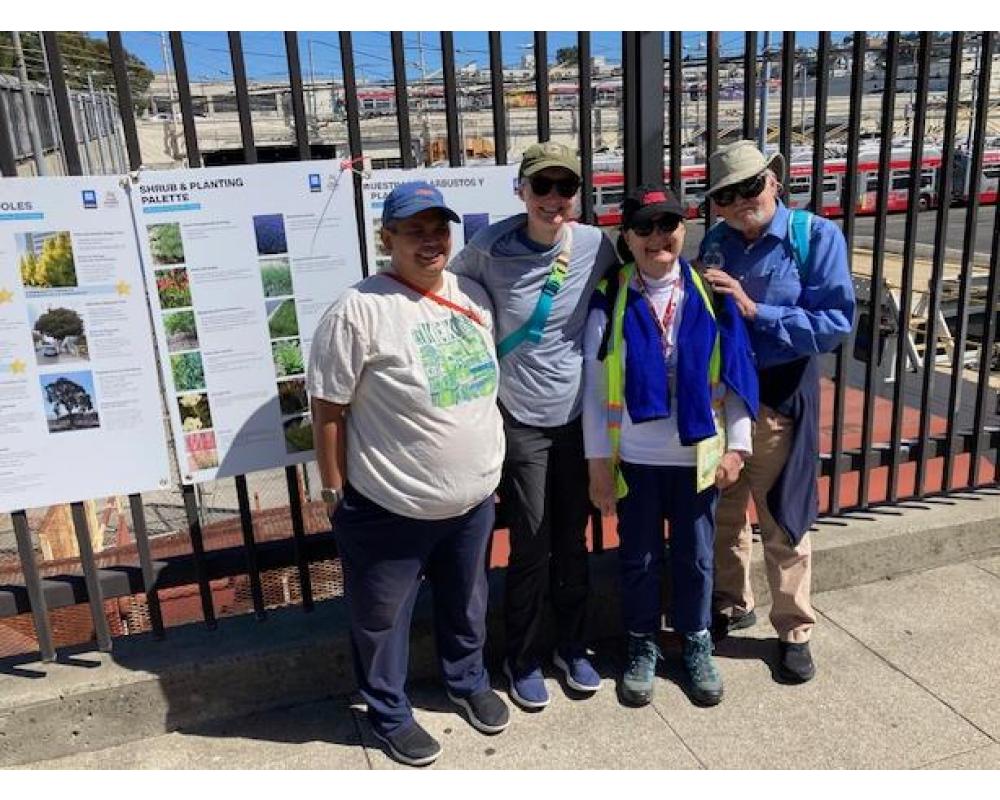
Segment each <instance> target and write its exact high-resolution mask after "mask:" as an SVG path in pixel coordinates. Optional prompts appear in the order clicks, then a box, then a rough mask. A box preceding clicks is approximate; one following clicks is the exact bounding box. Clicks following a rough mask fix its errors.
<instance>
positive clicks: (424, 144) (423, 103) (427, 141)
mask: <svg viewBox="0 0 1000 800" xmlns="http://www.w3.org/2000/svg"><path fill="white" fill-rule="evenodd" d="M417 52H418V53H419V54H420V117H421V121H420V139H421V142H420V145H421V149H422V150H423V151H424V166H425V167H429V166H430V165H431V126H430V120H429V119H428V118H427V65H426V63H425V62H424V34H423V32H422V31H417ZM508 130H509V128H508Z"/></svg>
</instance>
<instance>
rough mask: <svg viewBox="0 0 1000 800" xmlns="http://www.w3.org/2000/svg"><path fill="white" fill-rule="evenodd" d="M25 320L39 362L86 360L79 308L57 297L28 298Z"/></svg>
mask: <svg viewBox="0 0 1000 800" xmlns="http://www.w3.org/2000/svg"><path fill="white" fill-rule="evenodd" d="M28 321H29V323H30V324H31V339H32V342H33V343H34V345H35V359H36V361H37V362H38V364H39V366H49V365H52V364H72V363H74V362H81V361H89V360H90V348H89V346H88V344H87V330H86V324H85V322H84V317H83V311H82V310H81V309H76V308H70V307H69V306H68V304H67V303H66V302H65V301H64V300H62V299H61V298H60V302H59V303H58V304H56V303H52V302H46V303H31V302H29V303H28Z"/></svg>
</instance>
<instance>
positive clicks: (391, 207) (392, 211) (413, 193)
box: [382, 181, 462, 225]
mask: <svg viewBox="0 0 1000 800" xmlns="http://www.w3.org/2000/svg"><path fill="white" fill-rule="evenodd" d="M432 208H438V209H440V210H441V211H443V212H444V214H445V216H446V217H448V219H450V220H451V221H452V222H461V221H462V219H461V217H459V216H458V214H456V213H455V212H454V211H452V210H451V209H450V208H448V206H447V205H445V202H444V195H442V194H441V192H439V191H438V190H437V189H435V188H434V187H433V186H431V185H430V184H429V183H427V181H410V182H409V183H401V184H399V186H397V187H396V188H395V189H393V190H392V191H391V192H389V196H388V197H386V198H385V203H383V205H382V224H383V225H388V224H389V223H390V222H394V221H395V220H398V219H408V218H409V217H412V216H413V215H414V214H419V213H420V212H421V211H427V210H429V209H432Z"/></svg>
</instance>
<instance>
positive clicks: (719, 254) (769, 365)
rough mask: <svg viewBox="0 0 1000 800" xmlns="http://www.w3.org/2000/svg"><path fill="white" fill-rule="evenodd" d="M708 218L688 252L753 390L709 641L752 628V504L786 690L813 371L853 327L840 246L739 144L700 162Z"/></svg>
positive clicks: (809, 458)
mask: <svg viewBox="0 0 1000 800" xmlns="http://www.w3.org/2000/svg"><path fill="white" fill-rule="evenodd" d="M709 166H710V173H711V178H712V185H711V187H710V188H709V190H708V194H709V197H710V198H711V200H712V206H713V208H714V209H715V211H716V213H717V214H718V216H720V217H721V218H722V221H721V222H720V223H718V224H717V225H715V226H714V227H713V228H712V229H711V230H710V231H709V232H708V234H707V235H706V236H705V239H704V240H703V241H702V243H701V247H700V250H699V259H700V261H701V264H702V267H703V269H704V276H705V278H706V279H707V280H708V281H709V283H711V284H712V287H713V289H714V290H715V291H716V292H717V293H719V294H723V295H729V296H731V297H732V298H733V300H734V301H735V302H736V306H737V308H738V309H739V311H740V313H741V314H742V316H743V318H744V320H745V321H746V324H747V326H748V328H749V331H750V343H751V346H752V348H753V351H754V356H755V359H756V363H757V370H758V377H759V382H760V413H759V416H758V418H757V425H756V428H755V431H754V438H753V455H752V456H750V457H749V458H748V459H747V461H746V465H745V468H744V470H743V473H742V475H741V476H740V479H739V480H738V481H737V482H736V483H735V484H733V485H732V486H730V487H729V488H728V489H725V490H724V491H723V492H722V497H721V499H720V501H719V507H718V511H717V515H716V541H715V589H714V597H713V605H714V607H715V611H716V614H717V618H716V630H717V631H718V634H719V635H721V636H724V635H725V634H726V633H728V632H729V631H731V630H736V629H740V628H747V627H750V626H751V625H753V624H754V623H755V622H756V614H755V613H754V600H753V594H752V592H751V588H750V553H751V533H750V528H749V526H748V525H746V524H745V521H746V507H747V500H748V498H749V496H750V495H752V496H753V499H754V506H755V507H756V509H757V517H758V520H759V522H760V529H761V538H762V540H763V545H764V562H765V564H766V567H767V579H768V584H769V585H770V588H771V596H772V598H773V605H772V607H771V623H772V624H773V625H774V628H775V630H776V631H777V633H778V640H779V647H780V654H779V656H780V657H779V662H778V675H779V676H780V677H781V679H782V680H784V681H787V682H790V683H802V682H805V681H808V680H810V679H811V678H812V677H813V676H814V675H815V672H816V669H815V665H814V663H813V659H812V654H811V653H810V650H809V638H810V635H811V632H812V628H813V625H814V624H815V621H816V617H815V615H814V614H813V609H812V604H811V602H810V580H811V550H810V542H809V537H808V534H807V532H808V530H809V528H810V527H811V526H812V524H813V522H814V521H815V520H816V516H817V514H818V499H817V491H816V480H815V476H816V467H817V460H818V454H819V369H818V366H817V359H816V356H817V355H818V354H819V353H826V352H829V351H831V350H834V349H835V348H836V347H837V345H838V344H840V343H841V342H842V341H843V340H844V338H845V337H846V336H847V335H848V334H849V333H850V331H851V328H852V326H853V322H854V289H853V284H852V283H851V276H850V272H849V268H848V263H847V253H846V245H845V242H844V237H843V234H841V232H840V229H839V228H837V226H836V225H834V224H833V223H832V222H829V221H828V220H825V219H823V218H821V217H816V216H813V215H812V214H810V213H809V212H806V211H800V210H795V211H791V210H789V209H788V208H786V207H785V205H784V204H783V203H782V202H781V200H780V199H779V193H780V190H781V184H780V181H781V178H782V173H783V172H784V159H783V158H782V156H781V155H780V154H778V155H776V156H774V157H773V158H772V159H770V161H768V160H766V159H765V158H764V156H763V154H761V152H760V151H759V150H758V149H757V148H756V147H754V145H753V143H752V142H749V141H739V142H735V143H733V144H731V145H727V146H725V147H722V148H720V149H719V151H718V152H716V153H714V154H713V155H712V156H711V159H710V162H709Z"/></svg>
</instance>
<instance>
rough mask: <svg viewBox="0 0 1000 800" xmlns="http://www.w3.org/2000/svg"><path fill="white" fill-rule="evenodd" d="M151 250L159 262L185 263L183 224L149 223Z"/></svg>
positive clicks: (148, 231)
mask: <svg viewBox="0 0 1000 800" xmlns="http://www.w3.org/2000/svg"><path fill="white" fill-rule="evenodd" d="M146 232H147V234H148V235H149V252H150V253H152V255H153V261H154V262H155V263H157V264H182V263H184V242H183V241H182V240H181V226H180V224H179V223H177V222H166V223H161V224H158V225H147V226H146Z"/></svg>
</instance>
